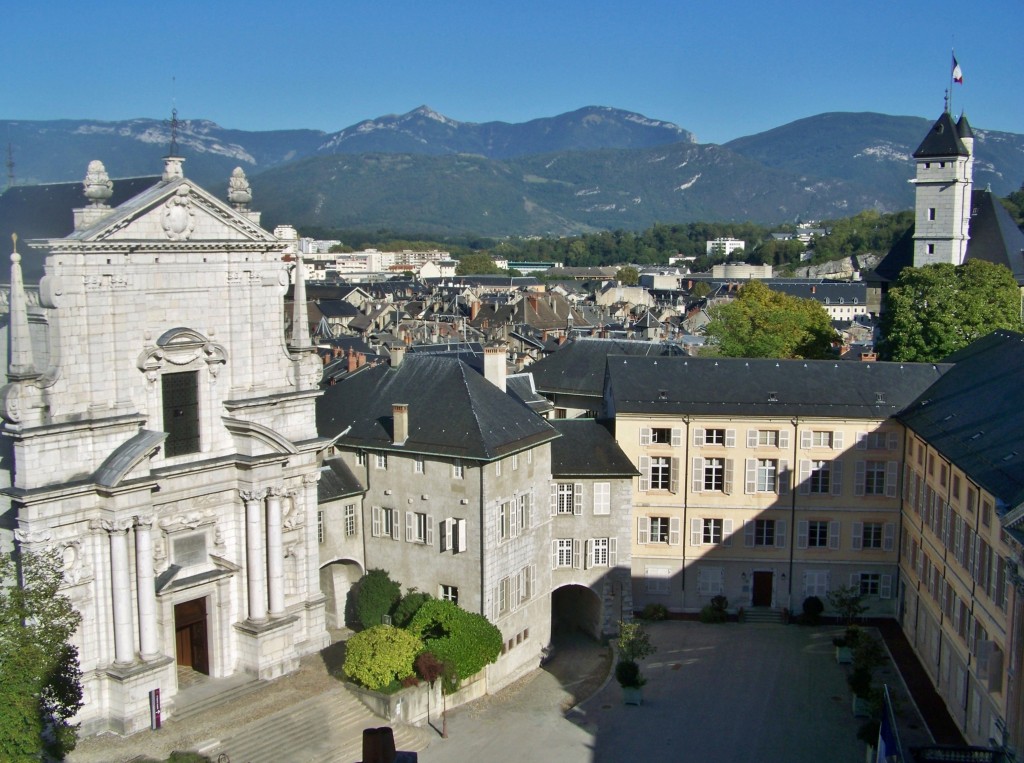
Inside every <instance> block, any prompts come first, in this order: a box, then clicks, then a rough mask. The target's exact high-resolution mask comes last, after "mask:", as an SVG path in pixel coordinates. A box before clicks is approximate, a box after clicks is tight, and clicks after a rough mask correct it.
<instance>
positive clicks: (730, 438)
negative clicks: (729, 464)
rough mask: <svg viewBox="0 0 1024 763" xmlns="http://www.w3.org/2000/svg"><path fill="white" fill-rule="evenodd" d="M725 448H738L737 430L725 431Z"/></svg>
mask: <svg viewBox="0 0 1024 763" xmlns="http://www.w3.org/2000/svg"><path fill="white" fill-rule="evenodd" d="M725 447H727V448H735V447H736V430H735V429H726V430H725Z"/></svg>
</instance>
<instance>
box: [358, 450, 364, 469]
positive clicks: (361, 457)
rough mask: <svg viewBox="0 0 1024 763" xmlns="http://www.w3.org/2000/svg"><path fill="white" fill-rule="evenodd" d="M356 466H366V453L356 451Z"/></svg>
mask: <svg viewBox="0 0 1024 763" xmlns="http://www.w3.org/2000/svg"><path fill="white" fill-rule="evenodd" d="M356 466H366V451H365V450H359V451H356Z"/></svg>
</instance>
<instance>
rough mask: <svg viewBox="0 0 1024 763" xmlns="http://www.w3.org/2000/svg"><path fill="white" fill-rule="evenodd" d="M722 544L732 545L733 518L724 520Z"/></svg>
mask: <svg viewBox="0 0 1024 763" xmlns="http://www.w3.org/2000/svg"><path fill="white" fill-rule="evenodd" d="M722 545H723V546H731V545H732V520H731V519H723V520H722Z"/></svg>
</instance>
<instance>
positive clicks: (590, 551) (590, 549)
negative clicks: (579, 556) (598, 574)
mask: <svg viewBox="0 0 1024 763" xmlns="http://www.w3.org/2000/svg"><path fill="white" fill-rule="evenodd" d="M584 548H585V550H586V555H585V556H586V559H587V561H586V567H584V569H587V570H589V569H591V568H592V567H593V566H594V541H592V540H590V539H589V538H588V539H587V541H586V545H585V547H584Z"/></svg>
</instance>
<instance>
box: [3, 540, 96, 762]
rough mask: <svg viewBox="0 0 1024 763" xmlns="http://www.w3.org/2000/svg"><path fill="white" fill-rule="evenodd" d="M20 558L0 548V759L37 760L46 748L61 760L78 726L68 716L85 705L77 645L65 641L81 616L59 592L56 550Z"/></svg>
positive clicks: (58, 565) (70, 744)
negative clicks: (19, 582)
mask: <svg viewBox="0 0 1024 763" xmlns="http://www.w3.org/2000/svg"><path fill="white" fill-rule="evenodd" d="M17 561H19V562H20V564H17V563H16V558H15V557H12V556H11V555H10V554H6V553H5V554H0V708H2V710H0V759H3V760H9V761H23V760H24V761H28V760H33V761H34V760H39V759H40V757H41V753H43V752H44V751H45V753H46V754H47V755H48V756H49V757H50V758H52V759H54V760H63V759H64V757H65V756H66V754H67V753H69V752H71V750H73V749H74V748H75V742H76V741H77V740H76V731H77V729H78V726H77V725H74V724H72V723H71V722H70V719H71V718H72V717H73V716H74V715H75V713H77V712H78V709H79V708H80V707H81V706H82V684H81V679H82V672H81V670H80V669H79V667H78V650H77V648H76V647H75V646H73V645H72V644H71V643H70V639H71V636H72V634H74V632H75V630H76V629H77V628H78V625H79V623H80V622H81V620H82V616H81V615H80V614H79V613H78V612H77V611H75V609H74V608H73V607H72V606H71V602H70V600H69V599H68V597H67V596H65V595H64V594H62V593H61V592H60V586H61V583H62V582H63V576H62V573H61V564H60V560H59V558H58V557H57V556H56V554H42V553H40V554H30V553H26V554H21V555H20V558H18V559H17ZM19 567H20V569H19ZM19 573H20V574H19ZM18 580H20V581H21V585H20V586H19V585H17V583H16V582H15V581H18Z"/></svg>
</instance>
